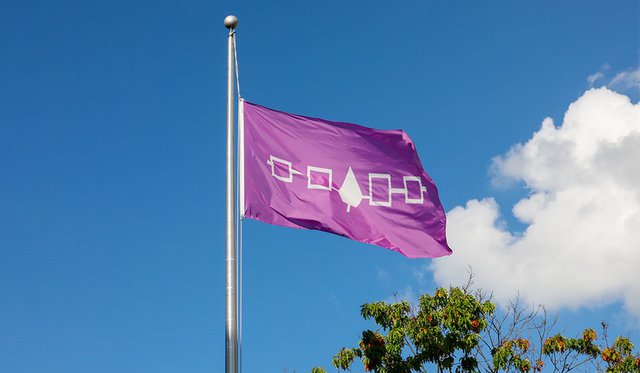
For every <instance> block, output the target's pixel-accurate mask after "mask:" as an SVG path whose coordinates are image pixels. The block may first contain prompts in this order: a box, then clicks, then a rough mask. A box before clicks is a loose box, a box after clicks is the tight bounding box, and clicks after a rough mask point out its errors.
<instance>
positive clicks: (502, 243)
mask: <svg viewBox="0 0 640 373" xmlns="http://www.w3.org/2000/svg"><path fill="white" fill-rule="evenodd" d="M627 78H628V76H627ZM627 80H628V79H627ZM631 80H632V81H633V79H631ZM492 163H493V165H492V169H493V171H494V174H495V176H494V179H495V181H496V182H505V181H517V182H521V183H523V184H524V185H525V187H526V188H527V190H528V191H529V195H528V196H527V197H526V198H523V199H521V200H520V201H519V202H518V203H516V204H515V206H513V209H512V212H513V215H514V216H515V218H517V219H518V220H519V221H520V222H522V223H524V224H525V225H526V229H525V230H524V231H523V232H519V233H516V232H512V231H510V230H509V229H508V228H507V227H506V224H505V223H504V221H503V220H502V218H501V213H500V207H499V206H498V204H497V203H496V201H495V200H494V199H492V198H487V199H482V200H471V201H468V202H467V203H466V205H465V206H458V207H455V208H454V209H452V210H451V211H450V212H449V213H448V214H447V215H448V228H447V235H448V238H449V242H450V243H451V247H453V248H454V254H453V255H452V256H449V257H446V258H441V259H438V260H435V261H433V262H432V264H431V270H432V271H433V274H434V278H435V280H436V282H438V283H439V284H442V285H448V284H461V283H464V281H465V279H466V277H467V273H468V268H469V266H471V268H472V269H473V272H474V275H475V284H476V286H478V287H480V288H484V289H487V290H492V291H494V295H495V296H496V299H497V300H498V301H506V300H507V299H509V298H512V297H513V296H514V295H516V294H517V293H519V294H520V296H521V297H523V298H525V299H526V300H528V301H531V302H536V303H540V304H544V305H546V306H548V307H551V308H555V309H558V308H565V307H568V308H576V307H581V306H593V305H604V304H608V303H610V302H614V301H622V302H624V304H625V306H626V308H627V310H628V311H630V312H631V313H632V314H635V315H637V316H640V105H639V104H633V103H632V102H631V101H630V99H629V98H628V97H627V96H625V95H622V94H619V93H616V92H614V91H611V90H609V89H607V88H597V89H595V88H594V89H590V90H588V91H586V92H585V93H584V94H583V96H582V97H580V98H579V99H578V100H577V101H575V102H574V103H572V104H571V105H570V106H569V108H568V110H567V112H566V113H565V116H564V120H563V122H562V124H561V125H560V126H555V125H554V123H553V121H552V120H551V119H550V118H547V119H545V120H544V121H543V122H542V125H541V127H540V130H539V131H537V132H536V133H535V134H534V135H533V136H532V137H531V138H530V139H529V140H528V141H527V142H526V143H524V144H517V145H515V146H513V147H512V148H511V150H510V151H509V152H508V153H507V154H505V155H502V156H498V157H496V158H494V159H493V162H492Z"/></svg>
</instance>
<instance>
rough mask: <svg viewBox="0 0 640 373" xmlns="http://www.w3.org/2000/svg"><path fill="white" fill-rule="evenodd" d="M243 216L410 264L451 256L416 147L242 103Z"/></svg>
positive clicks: (388, 134)
mask: <svg viewBox="0 0 640 373" xmlns="http://www.w3.org/2000/svg"><path fill="white" fill-rule="evenodd" d="M239 124H240V151H241V152H242V155H241V157H240V162H241V163H242V164H241V167H240V183H241V187H240V190H241V191H240V204H241V212H242V214H243V216H245V217H248V218H252V219H256V220H260V221H263V222H266V223H271V224H276V225H282V226H286V227H293V228H304V229H315V230H321V231H325V232H330V233H334V234H337V235H340V236H344V237H347V238H350V239H353V240H356V241H360V242H365V243H369V244H373V245H377V246H381V247H385V248H388V249H391V250H394V251H397V252H399V253H401V254H404V255H405V256H408V257H410V258H435V257H440V256H444V255H449V254H451V249H450V248H449V246H448V245H447V239H446V236H445V220H446V217H445V213H444V209H443V208H442V205H441V204H440V199H439V198H438V191H437V189H436V186H435V185H434V183H433V181H432V180H431V178H430V177H429V175H427V173H426V172H425V171H424V169H423V167H422V164H421V163H420V159H419V158H418V154H417V152H416V149H415V146H414V145H413V142H412V141H411V139H410V138H409V136H407V134H406V133H404V132H403V131H400V130H395V131H382V130H376V129H372V128H367V127H362V126H359V125H355V124H349V123H340V122H332V121H328V120H323V119H317V118H309V117H304V116H301V115H295V114H288V113H284V112H280V111H276V110H271V109H268V108H265V107H263V106H259V105H255V104H251V103H249V102H246V101H244V100H243V101H241V102H240V121H239Z"/></svg>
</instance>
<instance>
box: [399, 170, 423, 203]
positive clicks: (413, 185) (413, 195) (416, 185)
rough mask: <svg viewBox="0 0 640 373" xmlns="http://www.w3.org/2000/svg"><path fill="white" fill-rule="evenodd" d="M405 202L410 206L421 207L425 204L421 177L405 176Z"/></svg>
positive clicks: (403, 179)
mask: <svg viewBox="0 0 640 373" xmlns="http://www.w3.org/2000/svg"><path fill="white" fill-rule="evenodd" d="M402 181H403V182H404V201H405V202H406V203H409V204H415V205H421V204H423V203H424V195H423V194H422V191H423V187H422V181H421V180H420V177H419V176H404V177H402Z"/></svg>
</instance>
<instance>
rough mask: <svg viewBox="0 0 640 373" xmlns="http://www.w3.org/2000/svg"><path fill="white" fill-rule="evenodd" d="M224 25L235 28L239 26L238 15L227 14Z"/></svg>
mask: <svg viewBox="0 0 640 373" xmlns="http://www.w3.org/2000/svg"><path fill="white" fill-rule="evenodd" d="M224 26H225V27H226V28H228V29H234V28H236V26H238V17H236V16H226V17H224Z"/></svg>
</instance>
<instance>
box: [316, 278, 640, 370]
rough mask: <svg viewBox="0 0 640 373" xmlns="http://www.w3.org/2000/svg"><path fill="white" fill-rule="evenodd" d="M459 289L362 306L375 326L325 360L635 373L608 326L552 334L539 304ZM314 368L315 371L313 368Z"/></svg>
mask: <svg viewBox="0 0 640 373" xmlns="http://www.w3.org/2000/svg"><path fill="white" fill-rule="evenodd" d="M471 285H472V282H471V279H470V280H469V283H468V284H467V285H465V286H464V287H451V288H448V289H446V288H439V289H437V290H436V291H435V292H434V293H433V295H430V294H424V295H421V296H420V297H419V302H418V304H417V306H416V307H411V306H410V304H409V303H408V302H406V301H399V302H395V303H387V302H373V303H367V304H364V305H363V306H362V307H361V312H360V313H361V315H362V317H363V318H364V319H367V320H372V321H373V322H375V324H376V325H377V328H376V329H375V330H364V331H363V332H362V337H361V339H360V340H359V341H358V343H357V346H355V347H350V348H347V347H343V348H342V349H341V350H340V351H339V352H338V353H337V354H336V355H335V356H334V357H333V359H332V363H333V365H334V367H336V368H338V370H351V368H352V367H353V364H354V363H356V362H357V361H358V360H359V361H360V362H361V363H362V365H363V366H364V370H365V371H372V372H376V373H410V372H428V371H435V372H437V373H440V372H492V373H493V372H542V371H554V372H569V371H574V370H577V369H583V370H585V371H598V372H615V373H623V372H629V373H640V355H639V354H638V353H637V352H635V353H634V348H635V347H634V345H633V344H632V343H631V341H630V340H629V339H628V338H626V337H617V338H616V339H615V341H614V342H613V343H612V344H610V343H609V341H608V338H607V325H606V324H604V323H603V324H602V325H601V328H602V332H601V335H600V337H599V336H598V334H597V333H596V331H595V330H594V329H591V328H587V329H585V330H584V331H583V333H582V334H581V335H579V336H577V337H575V338H569V337H566V336H564V335H562V334H560V333H555V334H554V329H555V327H556V324H557V319H556V318H553V319H551V318H549V317H548V315H547V312H546V310H545V309H544V307H538V308H531V307H526V306H522V305H521V304H520V302H519V300H518V298H516V299H515V301H513V302H511V303H510V304H509V305H508V306H507V307H506V308H505V309H502V310H496V307H495V305H494V303H493V302H492V301H491V297H488V296H486V295H485V294H484V293H482V292H481V291H476V292H473V293H472V292H471V291H470V290H469V289H470V288H471ZM312 372H313V373H322V372H324V369H323V368H322V367H315V368H314V370H313V371H312Z"/></svg>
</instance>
